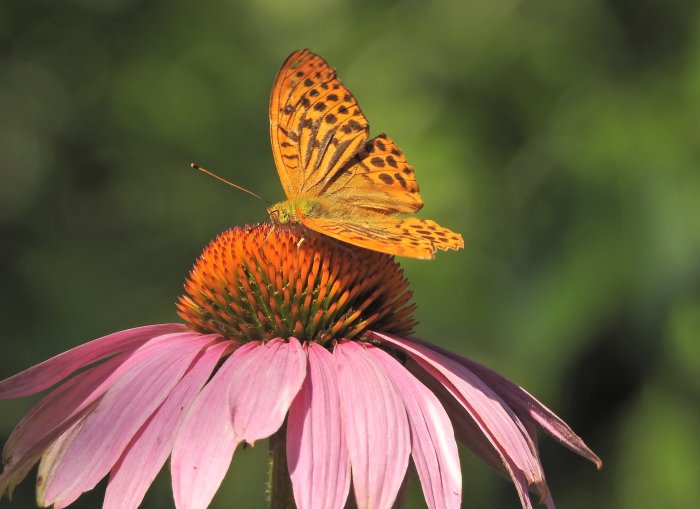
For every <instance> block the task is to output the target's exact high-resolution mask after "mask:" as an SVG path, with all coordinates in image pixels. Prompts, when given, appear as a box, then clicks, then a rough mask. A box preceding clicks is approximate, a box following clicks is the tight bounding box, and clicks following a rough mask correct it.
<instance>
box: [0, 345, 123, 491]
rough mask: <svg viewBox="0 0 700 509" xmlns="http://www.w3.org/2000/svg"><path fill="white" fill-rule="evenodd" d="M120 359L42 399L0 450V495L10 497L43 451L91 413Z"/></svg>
mask: <svg viewBox="0 0 700 509" xmlns="http://www.w3.org/2000/svg"><path fill="white" fill-rule="evenodd" d="M123 355H126V354H123ZM120 357H121V356H120ZM120 357H115V358H113V359H110V360H108V361H107V362H105V363H103V364H101V365H99V366H96V367H94V368H91V369H89V370H87V371H84V372H83V373H80V374H78V375H76V376H74V377H73V378H71V379H70V380H68V381H67V382H66V383H64V384H63V385H61V386H60V387H59V388H58V389H56V390H55V391H53V392H51V393H50V394H48V395H47V396H45V397H44V399H42V400H41V401H40V402H39V403H38V404H37V405H36V406H35V407H34V408H33V409H32V410H31V411H30V412H29V414H27V416H25V417H24V419H22V421H20V423H19V424H18V425H17V426H16V427H15V429H14V430H13V431H12V434H11V435H10V438H9V439H8V440H7V443H6V444H5V448H4V449H3V461H4V463H5V469H4V471H3V473H2V475H0V495H2V494H5V493H7V494H8V495H9V494H11V492H12V489H13V488H14V486H15V485H16V484H17V483H18V482H19V481H21V480H22V479H23V478H24V477H25V476H26V475H27V473H29V471H30V470H31V468H32V467H33V466H34V464H35V463H36V462H37V461H39V458H40V457H41V456H42V454H43V453H44V450H45V449H46V448H47V447H49V446H50V445H51V443H52V442H53V441H54V440H56V439H57V438H59V437H60V436H61V434H62V433H64V432H66V430H67V429H68V428H70V427H71V426H72V425H73V423H74V422H76V420H78V419H80V418H81V417H83V416H84V415H85V413H86V412H88V411H90V410H91V409H92V407H93V406H94V404H95V401H96V400H97V399H98V398H99V397H100V396H101V395H102V394H103V393H104V391H105V390H106V389H107V388H108V387H109V385H111V383H112V381H113V376H112V375H113V373H114V370H115V369H116V368H117V367H118V366H119V365H120V364H122V363H123V362H124V360H123V359H121V358H120Z"/></svg>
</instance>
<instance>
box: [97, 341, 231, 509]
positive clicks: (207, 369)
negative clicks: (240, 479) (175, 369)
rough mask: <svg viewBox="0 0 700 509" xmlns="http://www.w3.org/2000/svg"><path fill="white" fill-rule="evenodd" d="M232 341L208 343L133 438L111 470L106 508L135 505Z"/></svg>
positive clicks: (134, 506)
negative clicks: (196, 397) (193, 402)
mask: <svg viewBox="0 0 700 509" xmlns="http://www.w3.org/2000/svg"><path fill="white" fill-rule="evenodd" d="M230 344H231V342H230V341H226V342H220V343H215V344H213V345H211V346H209V347H208V348H207V349H206V350H205V351H204V352H203V353H202V355H201V356H200V357H199V358H197V359H195V361H194V362H193V363H192V366H190V369H189V370H188V372H187V373H185V375H184V376H183V377H182V379H181V380H180V382H179V383H178V384H177V386H176V387H175V389H173V391H172V393H170V395H169V396H168V397H167V399H166V400H165V401H164V402H163V404H162V405H161V406H160V407H159V408H158V410H156V411H155V413H154V414H153V415H152V416H151V417H150V418H149V419H148V421H146V424H144V425H143V427H142V428H141V429H140V430H139V431H138V433H137V434H136V435H135V436H134V438H133V439H132V440H131V443H130V444H129V445H128V447H127V449H126V452H125V453H124V454H123V455H122V457H121V458H119V461H118V462H117V464H116V465H115V466H114V468H113V469H112V472H111V476H110V480H109V484H108V485H107V491H106V493H105V500H104V503H103V505H102V508H103V509H136V508H137V507H138V506H139V504H140V503H141V501H142V500H143V497H144V495H145V494H146V491H147V490H148V487H149V486H150V485H151V483H152V482H153V479H155V477H156V475H157V474H158V472H159V471H160V469H161V468H162V466H163V464H164V463H165V460H166V459H167V458H168V456H169V455H170V452H171V450H172V445H173V441H174V440H175V432H176V430H177V428H178V425H179V423H180V420H181V418H182V416H183V415H184V413H185V412H186V411H187V409H188V408H189V406H190V405H191V404H192V401H193V400H194V398H195V396H196V395H197V393H198V392H199V391H200V390H201V388H202V387H203V386H204V384H205V383H206V381H207V380H208V379H209V376H210V375H211V373H212V371H213V370H214V368H215V367H216V364H217V362H218V361H219V359H221V356H222V355H223V353H224V352H225V350H226V349H227V348H228V347H229V346H230Z"/></svg>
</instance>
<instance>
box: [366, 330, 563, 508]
mask: <svg viewBox="0 0 700 509" xmlns="http://www.w3.org/2000/svg"><path fill="white" fill-rule="evenodd" d="M372 337H375V338H376V339H378V340H380V341H383V342H385V343H388V344H390V345H393V346H395V347H398V348H400V349H401V350H402V351H404V352H405V353H407V354H408V355H409V356H411V357H412V358H413V359H414V360H415V361H416V362H417V363H418V364H419V365H420V366H421V367H422V368H423V369H425V370H426V371H427V372H428V373H429V374H431V375H432V376H433V377H435V378H436V379H438V380H439V381H440V382H441V383H442V384H443V385H444V386H445V388H446V389H447V390H448V391H449V392H450V393H451V394H452V395H453V396H454V398H455V399H456V400H457V401H458V402H459V403H460V404H461V405H462V406H463V407H464V409H465V410H466V411H467V412H468V413H469V415H470V416H471V417H472V419H474V421H475V422H476V423H477V425H478V426H479V428H480V429H481V430H482V431H483V433H484V435H485V436H486V438H488V440H489V441H490V442H491V444H492V445H493V446H494V447H495V448H496V450H497V451H498V453H499V455H500V456H501V460H502V461H503V464H504V465H505V467H506V468H507V469H508V472H509V473H510V475H511V477H512V479H513V481H514V484H515V488H516V490H517V491H518V495H519V497H520V501H521V503H522V505H523V507H526V508H531V507H532V502H531V501H530V497H529V495H528V486H529V485H534V486H538V487H540V488H541V490H542V491H541V497H542V498H543V499H548V498H549V494H548V491H547V490H546V483H545V481H544V473H543V471H542V467H541V465H540V462H539V459H538V457H537V454H536V451H535V450H534V444H532V441H531V440H530V439H529V436H527V432H526V431H525V429H524V427H523V425H522V423H521V422H520V420H519V419H518V417H517V416H516V415H515V414H514V412H513V411H512V410H511V409H510V407H508V406H507V405H506V403H505V402H504V401H503V400H502V399H501V398H500V397H499V396H498V394H496V393H495V392H494V391H493V390H492V389H490V388H489V387H488V386H487V385H486V384H485V383H484V382H483V381H482V380H481V379H479V378H478V377H477V376H476V375H474V373H472V372H471V371H469V370H468V369H466V368H465V367H464V366H462V365H461V364H459V363H457V362H456V361H454V360H452V359H450V358H448V357H445V356H444V355H442V354H440V353H438V352H437V351H435V350H433V349H431V348H429V347H427V346H425V345H422V344H419V343H416V342H413V341H410V340H407V339H403V338H398V337H395V336H391V335H387V334H380V333H372Z"/></svg>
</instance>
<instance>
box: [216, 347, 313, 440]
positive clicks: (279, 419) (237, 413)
mask: <svg viewBox="0 0 700 509" xmlns="http://www.w3.org/2000/svg"><path fill="white" fill-rule="evenodd" d="M251 356H252V357H253V359H252V362H249V363H246V364H245V365H243V366H241V367H240V368H239V369H237V370H236V372H235V373H234V375H233V379H232V381H231V392H230V398H229V404H230V406H231V414H232V417H233V432H234V434H235V435H236V439H237V440H239V441H246V442H248V443H249V444H251V445H253V444H254V443H255V441H257V440H260V439H261V438H267V437H269V436H270V435H272V434H273V433H275V432H276V431H277V430H278V429H279V428H280V427H281V426H282V424H283V423H284V418H285V417H286V415H287V411H288V410H289V406H290V405H291V404H292V401H293V400H294V398H295V397H296V395H297V394H298V393H299V389H300V388H301V384H302V383H303V381H304V378H306V363H307V359H306V354H305V353H304V349H303V348H302V347H301V344H299V341H298V340H296V339H295V338H290V339H289V341H282V340H281V339H273V340H271V341H268V342H267V343H265V344H264V345H263V346H261V347H260V348H258V349H256V350H254V351H253V352H252V353H251Z"/></svg>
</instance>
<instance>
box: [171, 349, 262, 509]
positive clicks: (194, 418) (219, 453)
mask: <svg viewBox="0 0 700 509" xmlns="http://www.w3.org/2000/svg"><path fill="white" fill-rule="evenodd" d="M259 347H260V343H259V342H257V341H256V342H250V343H247V344H245V345H243V346H241V347H240V348H238V349H237V350H236V351H235V352H233V354H231V356H230V357H229V358H228V359H226V361H225V362H224V363H223V364H222V365H221V367H220V368H219V370H218V371H217V372H216V374H215V375H214V377H213V378H212V379H211V380H210V381H209V383H208V384H207V385H205V386H204V389H202V391H201V392H200V393H199V395H198V396H197V398H196V399H195V400H194V402H193V403H192V405H191V406H190V408H189V410H188V411H187V413H186V414H185V417H184V418H183V419H182V422H181V424H180V427H179V429H178V430H177V434H176V437H175V443H174V444H173V453H172V457H171V459H170V469H171V477H172V483H173V495H174V497H175V506H176V507H177V508H178V509H205V508H206V507H208V506H209V503H210V502H211V500H212V499H213V498H214V494H215V493H216V490H218V489H219V485H220V484H221V481H222V480H223V478H224V475H225V474H226V471H227V470H228V467H229V464H230V463H231V458H233V451H234V450H235V449H236V445H237V444H238V442H237V441H236V439H235V437H234V435H233V427H232V426H231V411H230V407H229V404H228V398H229V387H230V385H231V377H232V376H233V373H234V372H235V370H237V369H238V368H239V367H240V366H241V365H242V364H245V363H246V362H247V361H248V360H249V359H250V356H251V352H252V351H253V350H255V349H257V348H259Z"/></svg>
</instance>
